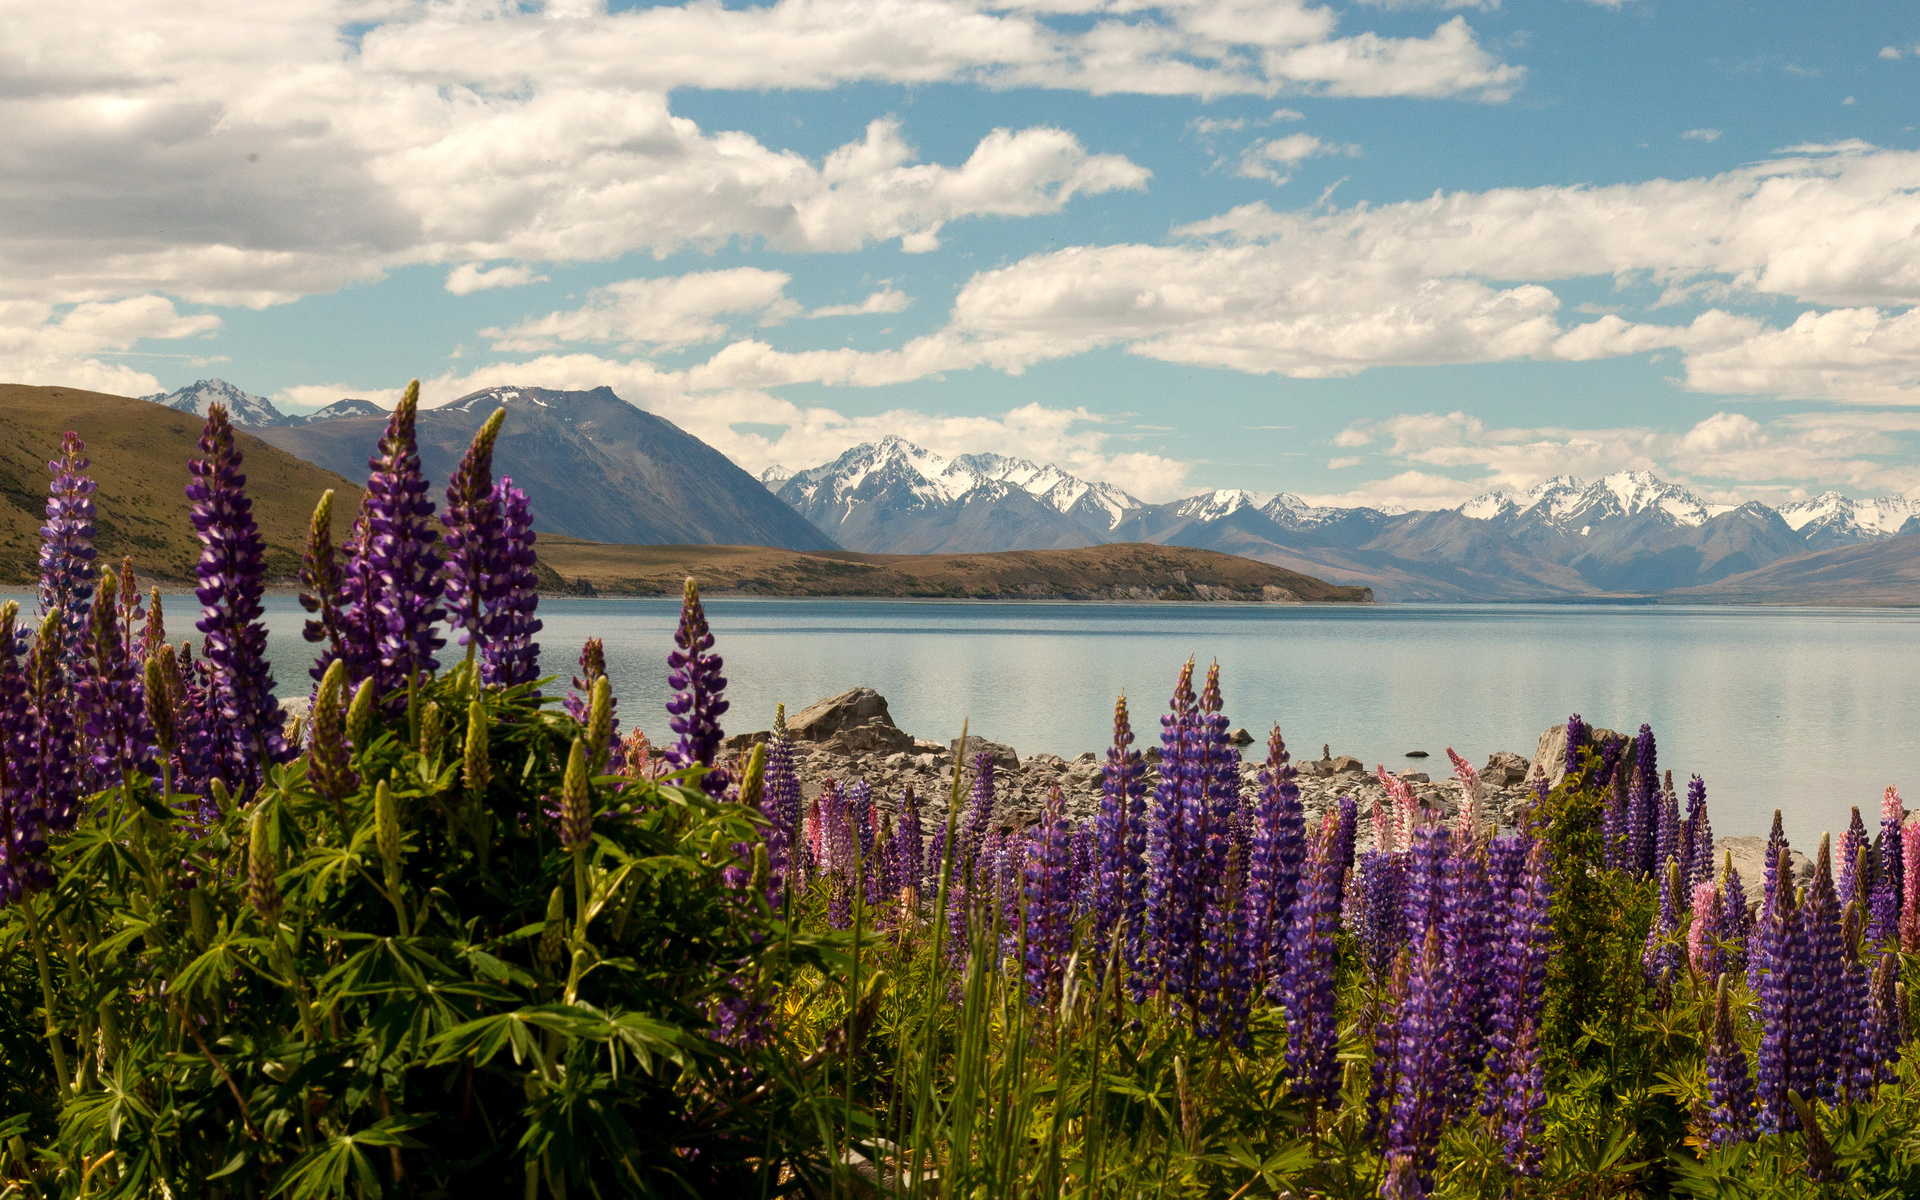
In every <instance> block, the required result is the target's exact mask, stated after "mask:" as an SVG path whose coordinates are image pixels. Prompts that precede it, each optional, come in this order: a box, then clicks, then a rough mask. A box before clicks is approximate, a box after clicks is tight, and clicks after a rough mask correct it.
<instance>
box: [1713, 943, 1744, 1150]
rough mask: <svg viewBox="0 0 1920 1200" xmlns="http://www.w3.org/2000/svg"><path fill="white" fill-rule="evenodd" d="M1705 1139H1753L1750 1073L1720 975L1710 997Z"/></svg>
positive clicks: (1719, 1141) (1718, 1143)
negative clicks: (1708, 1101)
mask: <svg viewBox="0 0 1920 1200" xmlns="http://www.w3.org/2000/svg"><path fill="white" fill-rule="evenodd" d="M1707 1094H1708V1096H1709V1098H1710V1107H1709V1108H1708V1109H1707V1127H1708V1130H1709V1132H1708V1135H1707V1137H1708V1140H1709V1141H1710V1142H1712V1143H1713V1144H1714V1145H1716V1146H1726V1145H1731V1144H1732V1143H1734V1142H1750V1141H1752V1140H1753V1108H1754V1098H1753V1077H1752V1076H1750V1075H1748V1074H1747V1052H1746V1049H1745V1048H1744V1047H1743V1046H1741V1045H1740V1039H1739V1037H1738V1036H1736V1035H1735V1033H1734V1031H1733V1009H1732V1006H1731V1005H1729V1004H1728V1003H1727V981H1726V977H1725V976H1722V977H1721V979H1720V984H1719V987H1718V988H1717V989H1716V990H1715V993H1714V1001H1713V1032H1712V1034H1711V1036H1710V1037H1709V1038H1708V1041H1707Z"/></svg>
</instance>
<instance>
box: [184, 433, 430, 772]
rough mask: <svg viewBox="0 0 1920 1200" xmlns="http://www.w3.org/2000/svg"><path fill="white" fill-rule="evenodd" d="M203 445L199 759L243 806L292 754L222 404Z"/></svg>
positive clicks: (260, 555)
mask: <svg viewBox="0 0 1920 1200" xmlns="http://www.w3.org/2000/svg"><path fill="white" fill-rule="evenodd" d="M200 452H201V453H202V454H204V455H205V456H206V457H205V458H198V459H194V460H192V461H191V462H189V463H188V464H187V469H188V470H189V471H190V472H192V474H193V481H192V482H191V483H189V484H187V499H188V500H190V501H192V509H191V511H190V517H191V519H192V521H193V531H194V533H195V534H197V535H198V536H199V538H200V561H199V563H198V564H196V565H195V567H194V573H195V574H196V575H197V576H198V577H199V580H200V586H199V587H197V588H195V589H194V594H195V595H196V596H197V597H198V598H199V600H200V614H201V615H200V620H198V621H197V622H195V623H194V628H195V629H198V630H199V631H200V632H201V633H202V634H204V635H206V640H205V647H206V661H207V663H208V664H209V666H210V667H211V668H212V691H211V694H210V695H209V696H208V697H207V700H208V704H209V708H210V709H211V715H212V717H213V720H212V722H211V723H210V724H209V725H208V727H206V728H203V729H202V730H201V731H200V732H201V737H202V742H201V749H200V752H199V756H198V757H199V760H200V763H201V767H202V769H203V770H204V771H205V772H206V773H207V778H209V779H219V780H221V781H223V782H224V783H225V784H226V785H227V790H228V791H229V792H230V793H231V794H232V795H233V797H234V798H235V799H236V800H237V801H239V802H241V803H245V802H246V801H247V800H249V799H251V797H252V796H253V792H254V789H255V788H256V787H257V786H258V785H259V783H260V781H261V778H262V776H263V773H264V772H265V771H266V769H267V768H268V767H270V766H273V765H275V764H277V763H283V762H286V761H287V760H288V759H289V758H291V757H293V754H294V752H293V751H292V750H290V749H289V748H288V746H287V742H286V738H285V736H284V734H283V733H282V730H283V729H284V727H285V724H286V721H285V718H283V717H282V716H281V714H280V701H279V700H277V699H275V697H274V694H273V670H272V666H271V665H270V664H269V663H268V662H267V626H266V623H265V621H264V620H262V618H263V617H264V616H265V613H266V609H265V607H264V606H263V605H262V604H261V598H262V597H263V596H264V595H265V594H266V560H265V553H266V540H265V539H264V538H262V537H261V536H260V530H259V527H258V526H257V525H255V524H254V520H253V502H252V501H251V500H249V499H247V494H246V485H247V477H246V476H245V475H242V474H241V473H240V452H239V450H238V449H236V448H235V446H234V442H233V425H232V423H231V422H230V421H229V420H228V419H227V410H226V407H225V406H224V405H219V404H214V405H210V406H209V407H208V409H207V424H206V428H205V430H204V431H203V432H202V433H201V435H200ZM435 586H436V587H437V586H438V585H437V584H436V585H435Z"/></svg>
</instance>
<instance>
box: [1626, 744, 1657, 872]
mask: <svg viewBox="0 0 1920 1200" xmlns="http://www.w3.org/2000/svg"><path fill="white" fill-rule="evenodd" d="M1659 792H1660V763H1659V747H1658V745H1657V744H1656V743H1655V740H1654V736H1653V727H1652V726H1651V725H1646V724H1642V725H1641V726H1640V734H1639V736H1638V737H1636V738H1634V741H1633V779H1632V781H1631V784H1630V786H1629V787H1628V789H1627V807H1628V813H1627V870H1628V871H1629V872H1630V873H1631V874H1634V875H1636V876H1646V875H1648V874H1650V873H1651V872H1652V871H1653V869H1654V867H1655V866H1656V865H1658V864H1657V860H1656V859H1655V858H1654V850H1655V839H1656V837H1657V835H1658V831H1659V827H1660V820H1659V813H1658V805H1657V797H1658V795H1659Z"/></svg>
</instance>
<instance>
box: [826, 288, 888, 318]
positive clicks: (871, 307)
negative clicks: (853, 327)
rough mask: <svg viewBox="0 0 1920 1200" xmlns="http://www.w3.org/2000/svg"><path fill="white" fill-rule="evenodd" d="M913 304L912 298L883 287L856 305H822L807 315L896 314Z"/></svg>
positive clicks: (853, 315) (860, 315) (856, 315)
mask: <svg viewBox="0 0 1920 1200" xmlns="http://www.w3.org/2000/svg"><path fill="white" fill-rule="evenodd" d="M912 303H913V297H911V296H909V295H907V294H906V293H905V292H902V291H896V290H895V289H894V288H892V287H883V288H881V289H880V290H879V291H877V292H872V293H870V294H868V296H867V298H866V299H865V300H862V301H861V302H860V303H858V304H823V305H821V306H820V307H819V308H816V309H814V310H813V311H812V312H810V313H808V314H807V315H808V316H809V317H864V316H869V315H871V314H874V313H897V312H905V311H907V307H908V306H909V305H911V304H912Z"/></svg>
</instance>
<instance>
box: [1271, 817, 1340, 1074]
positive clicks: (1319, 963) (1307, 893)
mask: <svg viewBox="0 0 1920 1200" xmlns="http://www.w3.org/2000/svg"><path fill="white" fill-rule="evenodd" d="M1338 837H1339V828H1338V823H1337V820H1327V821H1323V822H1322V823H1321V826H1320V831H1319V832H1318V833H1317V834H1316V835H1315V836H1314V839H1313V845H1312V847H1311V848H1310V849H1309V850H1308V852H1307V861H1306V865H1305V866H1304V867H1303V868H1302V871H1301V882H1302V883H1303V884H1304V887H1303V888H1302V890H1301V894H1300V897H1299V899H1298V900H1297V901H1296V902H1295V903H1294V906H1293V920H1292V924H1291V927H1290V928H1289V929H1288V932H1287V970H1286V976H1285V979H1284V982H1283V985H1282V992H1283V995H1284V998H1285V1001H1286V1010H1287V1073H1288V1076H1289V1078H1290V1079H1291V1081H1292V1082H1291V1086H1292V1088H1293V1091H1294V1094H1295V1095H1297V1096H1300V1097H1302V1098H1303V1099H1305V1100H1307V1101H1308V1103H1310V1104H1315V1105H1321V1106H1326V1107H1331V1106H1333V1105H1334V1104H1336V1103H1337V1102H1338V1100H1339V1095H1340V1091H1339V1081H1340V1062H1339V1055H1338V1051H1339V1048H1340V1028H1339V1025H1338V1023H1337V1022H1336V1020H1335V1014H1334V1003H1333V977H1334V972H1335V970H1336V968H1337V966H1338V959H1339V947H1338V945H1337V943H1336V941H1335V938H1336V936H1337V935H1338V934H1339V932H1340V906H1339V883H1338V881H1337V879H1336V878H1335V873H1336V872H1337V871H1338V870H1339V864H1338V863H1337V862H1336V861H1335V859H1334V855H1335V854H1336V853H1337V851H1338V847H1337V846H1336V844H1335V843H1336V842H1337V840H1338Z"/></svg>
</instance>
